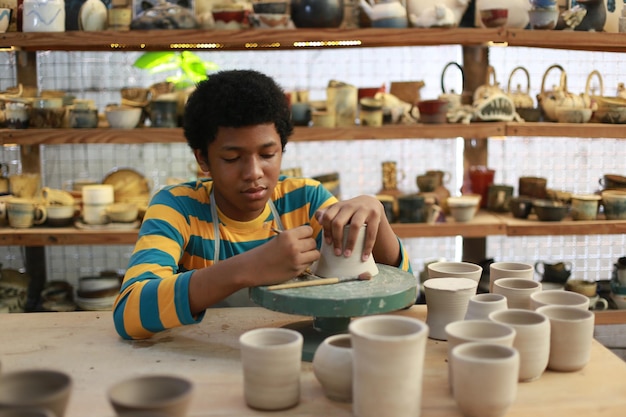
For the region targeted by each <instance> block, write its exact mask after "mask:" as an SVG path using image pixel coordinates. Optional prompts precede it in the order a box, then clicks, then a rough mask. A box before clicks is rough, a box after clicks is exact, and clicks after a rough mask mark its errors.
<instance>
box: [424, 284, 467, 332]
mask: <svg viewBox="0 0 626 417" xmlns="http://www.w3.org/2000/svg"><path fill="white" fill-rule="evenodd" d="M477 288H478V282H476V281H474V280H472V279H469V278H437V279H429V280H428V281H426V282H425V283H424V295H425V296H426V306H427V310H426V311H427V313H426V324H428V327H429V328H430V334H429V336H428V337H430V338H431V339H437V340H447V338H448V336H447V335H446V330H445V328H446V326H447V325H448V324H449V323H452V322H453V321H458V320H463V318H464V317H465V313H466V312H467V305H468V303H469V300H470V298H471V297H472V296H473V295H475V294H476V289H477Z"/></svg>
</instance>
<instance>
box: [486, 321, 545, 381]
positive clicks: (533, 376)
mask: <svg viewBox="0 0 626 417" xmlns="http://www.w3.org/2000/svg"><path fill="white" fill-rule="evenodd" d="M489 320H492V321H495V322H497V323H502V324H507V325H509V326H511V327H513V328H514V329H515V332H516V334H515V340H514V341H513V347H514V348H516V349H517V350H518V352H519V354H520V371H519V381H520V382H530V381H534V380H537V379H539V378H541V375H542V374H543V372H544V371H545V370H546V368H547V366H548V359H549V358H550V321H549V320H548V317H546V316H545V315H543V314H541V313H538V312H536V311H531V310H523V309H508V310H500V311H494V312H493V313H491V314H489Z"/></svg>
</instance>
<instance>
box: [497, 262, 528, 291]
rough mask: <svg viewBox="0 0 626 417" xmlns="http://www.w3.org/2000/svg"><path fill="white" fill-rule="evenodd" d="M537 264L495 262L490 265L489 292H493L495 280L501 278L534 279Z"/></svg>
mask: <svg viewBox="0 0 626 417" xmlns="http://www.w3.org/2000/svg"><path fill="white" fill-rule="evenodd" d="M534 274H535V266H534V265H530V264H526V263H521V262H494V263H492V264H490V265H489V292H493V282H494V281H496V280H498V279H500V278H525V279H533V278H534Z"/></svg>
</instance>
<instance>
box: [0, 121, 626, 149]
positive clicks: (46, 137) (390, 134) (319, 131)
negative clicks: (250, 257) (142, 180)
mask: <svg viewBox="0 0 626 417" xmlns="http://www.w3.org/2000/svg"><path fill="white" fill-rule="evenodd" d="M625 128H626V126H624V125H619V124H605V123H587V124H577V123H503V122H494V123H470V124H452V123H448V124H439V125H436V124H421V123H417V124H412V125H389V126H382V127H360V126H354V127H339V128H328V127H296V128H295V130H294V134H293V136H292V137H291V138H290V141H292V142H313V141H337V140H381V139H449V138H456V137H465V138H488V137H494V136H525V137H563V138H568V137H579V138H615V139H626V135H625V134H624V129H625ZM175 142H185V138H184V136H183V131H182V129H180V128H173V129H167V128H139V129H108V128H101V129H0V144H8V143H15V144H18V145H61V144H79V143H117V144H133V143H175Z"/></svg>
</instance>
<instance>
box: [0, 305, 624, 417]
mask: <svg viewBox="0 0 626 417" xmlns="http://www.w3.org/2000/svg"><path fill="white" fill-rule="evenodd" d="M395 314H401V315H405V316H411V317H415V318H418V319H421V320H424V319H425V315H426V310H425V306H423V305H416V306H413V307H411V308H410V309H409V310H404V311H401V312H398V313H395ZM307 319H308V318H305V317H299V316H293V315H287V314H283V313H277V312H273V311H270V310H266V309H263V308H257V307H252V308H230V309H228V308H226V309H213V310H209V311H208V312H207V315H206V317H205V319H204V321H203V322H202V323H201V324H199V325H193V326H187V327H183V328H178V329H174V330H169V331H166V332H163V333H160V334H158V335H155V336H154V337H153V338H151V339H149V340H144V341H124V340H121V339H120V338H119V337H118V336H117V334H116V333H115V331H114V329H113V322H112V318H111V313H110V312H71V313H24V314H4V315H0V362H1V366H2V372H3V373H4V372H8V371H13V370H19V369H28V368H41V367H43V368H52V369H59V370H63V371H65V372H68V373H69V374H70V375H71V376H72V378H73V381H74V387H73V391H72V396H71V398H70V403H69V405H68V409H67V413H66V417H86V416H89V417H113V416H114V412H113V409H112V408H111V406H110V405H109V403H108V400H107V397H106V391H107V389H108V387H110V386H111V385H112V384H113V383H115V382H117V381H120V380H122V379H125V378H128V377H131V376H135V375H139V374H154V373H158V374H173V375H181V376H184V377H187V378H189V379H190V380H191V381H193V383H194V386H195V391H194V396H193V400H192V404H191V408H190V411H189V416H190V417H193V416H198V417H199V416H261V415H264V416H267V415H269V414H271V415H273V416H303V417H304V416H311V417H313V416H315V417H323V416H351V415H352V409H351V405H350V404H345V403H338V402H333V401H330V400H328V399H326V397H324V394H323V392H322V390H321V387H320V385H319V383H318V382H317V380H316V379H315V376H314V374H313V371H312V368H311V364H310V363H308V362H303V363H302V378H301V380H302V397H301V402H300V404H299V405H298V406H296V407H295V408H292V409H290V410H286V411H282V412H272V413H267V412H266V413H263V412H259V411H255V410H252V409H250V408H248V407H247V406H246V405H245V403H244V401H243V380H242V371H241V363H240V360H239V345H238V338H239V336H240V335H241V334H242V333H243V332H245V331H247V330H249V329H254V328H258V327H279V326H284V325H288V324H291V323H294V322H297V321H300V320H307ZM446 349H447V346H446V342H440V341H435V340H430V339H429V340H428V343H427V349H426V360H425V370H424V384H423V390H424V391H423V399H422V414H421V415H422V416H423V417H449V416H450V417H453V416H454V417H460V416H461V414H460V412H459V411H458V409H457V407H456V403H455V401H454V399H453V398H452V397H451V396H450V393H449V389H448V382H447V362H446ZM625 410H626V363H624V362H623V361H622V360H620V359H619V358H618V357H617V356H615V355H614V354H613V353H611V352H610V351H609V350H608V349H606V348H605V347H603V346H602V345H601V344H600V343H598V342H597V341H594V343H593V350H592V354H591V362H590V363H589V364H588V365H587V366H586V367H585V368H584V369H583V370H581V371H579V372H573V373H556V372H550V371H546V372H545V373H544V374H543V376H542V377H541V378H540V379H539V380H537V381H534V382H527V383H520V384H519V389H518V395H517V399H516V402H515V404H514V405H513V406H512V407H511V409H510V410H509V412H508V413H507V417H542V416H545V417H560V416H568V417H577V416H581V417H592V416H603V417H607V416H615V417H621V416H624V415H625V414H624V413H626V411H625ZM409 417H410V416H409Z"/></svg>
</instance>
